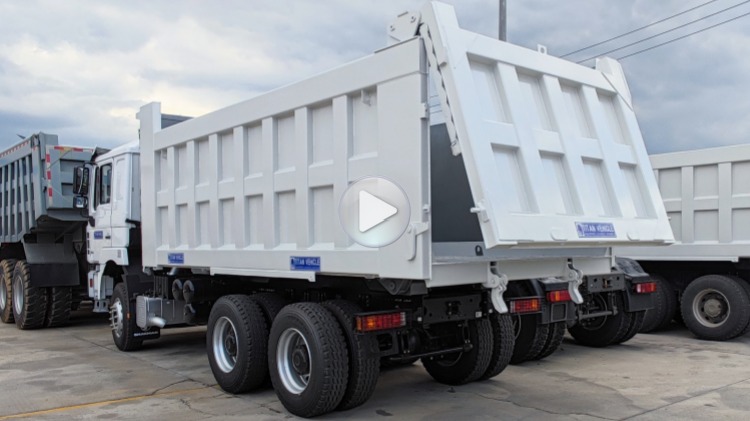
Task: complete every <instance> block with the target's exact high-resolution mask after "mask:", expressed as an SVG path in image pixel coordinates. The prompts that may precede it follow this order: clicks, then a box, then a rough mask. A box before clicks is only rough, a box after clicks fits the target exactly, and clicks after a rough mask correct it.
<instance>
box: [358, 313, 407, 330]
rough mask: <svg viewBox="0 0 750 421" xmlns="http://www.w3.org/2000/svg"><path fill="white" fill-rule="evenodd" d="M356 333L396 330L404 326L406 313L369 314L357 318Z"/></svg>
mask: <svg viewBox="0 0 750 421" xmlns="http://www.w3.org/2000/svg"><path fill="white" fill-rule="evenodd" d="M356 323H357V331H358V332H373V331H376V330H386V329H396V328H399V327H404V326H406V312H403V311H400V312H398V313H383V314H370V315H367V316H357V317H356Z"/></svg>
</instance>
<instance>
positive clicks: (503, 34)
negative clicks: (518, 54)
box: [497, 0, 508, 41]
mask: <svg viewBox="0 0 750 421" xmlns="http://www.w3.org/2000/svg"><path fill="white" fill-rule="evenodd" d="M506 6H507V5H506V0H500V25H499V26H498V36H497V38H498V39H499V40H500V41H507V40H508V26H507V14H506V11H507V7H506Z"/></svg>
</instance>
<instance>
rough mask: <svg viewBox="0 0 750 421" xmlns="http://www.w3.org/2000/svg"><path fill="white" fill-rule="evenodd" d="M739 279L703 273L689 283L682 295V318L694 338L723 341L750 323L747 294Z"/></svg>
mask: <svg viewBox="0 0 750 421" xmlns="http://www.w3.org/2000/svg"><path fill="white" fill-rule="evenodd" d="M741 282H744V281H743V280H742V279H740V278H737V277H735V276H729V275H706V276H701V277H700V278H697V279H695V280H694V281H693V282H691V283H690V284H689V285H688V286H687V288H685V292H684V293H683V295H682V305H681V307H682V318H683V319H684V320H685V326H687V328H688V329H689V330H690V331H691V332H692V333H693V334H694V335H695V336H697V337H699V338H701V339H709V340H715V341H724V340H727V339H732V338H735V337H737V336H738V335H740V334H741V333H742V332H743V331H744V330H745V328H746V327H747V325H748V323H750V297H748V294H747V292H746V291H745V288H744V287H743V286H742V284H741Z"/></svg>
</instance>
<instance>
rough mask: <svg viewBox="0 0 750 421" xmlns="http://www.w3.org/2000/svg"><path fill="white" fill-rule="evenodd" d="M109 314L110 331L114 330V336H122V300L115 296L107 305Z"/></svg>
mask: <svg viewBox="0 0 750 421" xmlns="http://www.w3.org/2000/svg"><path fill="white" fill-rule="evenodd" d="M109 314H110V316H111V317H112V331H113V332H115V336H117V337H118V338H119V337H121V336H122V329H123V311H122V301H120V299H119V298H116V299H115V301H114V302H113V303H112V305H111V306H110V307H109Z"/></svg>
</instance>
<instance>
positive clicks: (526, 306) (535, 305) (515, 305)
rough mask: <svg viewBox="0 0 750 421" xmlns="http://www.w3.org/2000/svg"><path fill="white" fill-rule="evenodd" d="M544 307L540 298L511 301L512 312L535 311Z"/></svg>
mask: <svg viewBox="0 0 750 421" xmlns="http://www.w3.org/2000/svg"><path fill="white" fill-rule="evenodd" d="M541 309H542V300H541V299H539V298H523V299H520V300H513V301H511V302H510V312H511V313H534V312H537V311H540V310H541Z"/></svg>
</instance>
